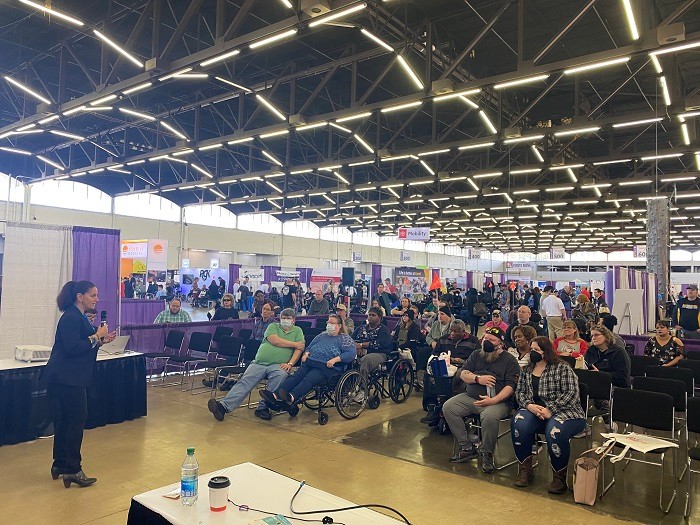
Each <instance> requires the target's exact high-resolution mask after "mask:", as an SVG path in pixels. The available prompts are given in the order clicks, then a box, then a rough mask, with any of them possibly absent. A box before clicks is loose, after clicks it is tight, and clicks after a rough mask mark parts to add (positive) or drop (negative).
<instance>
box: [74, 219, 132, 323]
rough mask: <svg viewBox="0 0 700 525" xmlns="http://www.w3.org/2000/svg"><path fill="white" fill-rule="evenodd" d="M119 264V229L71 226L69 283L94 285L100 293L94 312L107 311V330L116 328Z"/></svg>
mask: <svg viewBox="0 0 700 525" xmlns="http://www.w3.org/2000/svg"><path fill="white" fill-rule="evenodd" d="M119 262H120V251H119V230H110V229H106V228H88V227H85V226H74V227H73V280H76V281H80V280H86V281H92V282H93V283H95V286H97V290H98V291H99V293H100V302H99V303H98V304H97V310H98V312H100V311H102V310H106V311H107V324H108V325H109V328H110V330H116V329H117V317H118V313H119V312H118V309H119V292H120V290H119Z"/></svg>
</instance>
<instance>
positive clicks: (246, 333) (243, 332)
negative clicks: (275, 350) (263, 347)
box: [238, 328, 253, 341]
mask: <svg viewBox="0 0 700 525" xmlns="http://www.w3.org/2000/svg"><path fill="white" fill-rule="evenodd" d="M251 335H253V331H252V330H251V329H250V328H241V329H240V330H239V331H238V337H240V338H241V339H243V341H247V340H248V339H250V336H251Z"/></svg>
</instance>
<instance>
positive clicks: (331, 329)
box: [326, 324, 340, 335]
mask: <svg viewBox="0 0 700 525" xmlns="http://www.w3.org/2000/svg"><path fill="white" fill-rule="evenodd" d="M339 328H340V325H338V324H327V325H326V333H327V334H328V335H336V334H337V333H338V329H339Z"/></svg>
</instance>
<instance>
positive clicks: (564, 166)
mask: <svg viewBox="0 0 700 525" xmlns="http://www.w3.org/2000/svg"><path fill="white" fill-rule="evenodd" d="M583 166H584V165H583V164H568V165H561V166H550V167H549V170H550V171H560V170H569V169H576V168H583Z"/></svg>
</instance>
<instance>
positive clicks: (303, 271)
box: [297, 268, 314, 287]
mask: <svg viewBox="0 0 700 525" xmlns="http://www.w3.org/2000/svg"><path fill="white" fill-rule="evenodd" d="M313 271H314V269H313V268H297V272H299V282H300V283H301V284H303V285H304V286H305V287H308V286H309V283H311V273H312V272H313Z"/></svg>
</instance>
